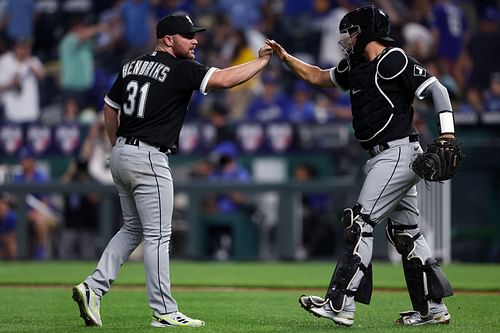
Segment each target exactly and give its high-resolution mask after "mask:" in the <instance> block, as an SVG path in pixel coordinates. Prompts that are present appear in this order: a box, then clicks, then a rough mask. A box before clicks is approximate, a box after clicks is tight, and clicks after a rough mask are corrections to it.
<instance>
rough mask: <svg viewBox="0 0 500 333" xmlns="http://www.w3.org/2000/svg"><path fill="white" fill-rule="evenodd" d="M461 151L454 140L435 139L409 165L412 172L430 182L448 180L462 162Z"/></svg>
mask: <svg viewBox="0 0 500 333" xmlns="http://www.w3.org/2000/svg"><path fill="white" fill-rule="evenodd" d="M462 156H463V155H462V150H461V149H460V146H459V145H458V144H457V142H456V140H455V139H436V140H434V142H432V143H431V144H429V145H427V150H426V151H425V152H424V153H423V154H420V155H419V156H417V158H416V159H415V160H414V161H413V163H412V164H411V168H412V169H413V171H414V172H415V173H416V174H417V175H418V176H420V177H421V178H424V179H425V180H428V181H431V182H439V181H443V180H447V179H450V178H451V177H453V176H454V175H455V173H456V172H457V170H458V168H459V167H460V163H461V161H462Z"/></svg>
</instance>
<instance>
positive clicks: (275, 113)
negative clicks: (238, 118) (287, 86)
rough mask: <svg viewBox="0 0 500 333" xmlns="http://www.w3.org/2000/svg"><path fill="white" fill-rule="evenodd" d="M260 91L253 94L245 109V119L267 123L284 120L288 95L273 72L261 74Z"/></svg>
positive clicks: (288, 100)
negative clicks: (261, 86)
mask: <svg viewBox="0 0 500 333" xmlns="http://www.w3.org/2000/svg"><path fill="white" fill-rule="evenodd" d="M262 84H263V88H262V93H261V94H259V95H257V96H255V97H254V98H253V100H252V101H251V102H250V105H249V106H248V109H247V120H251V121H257V122H262V123H268V122H273V121H284V120H286V112H287V110H288V108H289V107H290V103H291V101H290V97H288V96H287V95H286V94H285V93H284V92H282V91H281V86H280V83H279V81H278V77H277V75H276V74H275V73H273V72H266V73H263V74H262Z"/></svg>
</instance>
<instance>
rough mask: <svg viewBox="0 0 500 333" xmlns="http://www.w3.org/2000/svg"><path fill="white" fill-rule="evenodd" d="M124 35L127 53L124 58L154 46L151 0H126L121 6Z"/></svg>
mask: <svg viewBox="0 0 500 333" xmlns="http://www.w3.org/2000/svg"><path fill="white" fill-rule="evenodd" d="M121 17H122V22H123V37H124V39H125V45H126V49H127V53H126V54H125V56H124V59H131V58H135V57H137V56H139V55H141V54H143V53H146V52H148V51H149V50H151V49H152V47H153V40H151V36H153V35H154V34H153V33H152V31H153V25H154V24H153V21H154V17H153V10H152V8H151V5H150V3H149V0H125V1H124V2H123V5H122V7H121Z"/></svg>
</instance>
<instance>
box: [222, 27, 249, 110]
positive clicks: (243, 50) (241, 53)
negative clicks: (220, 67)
mask: <svg viewBox="0 0 500 333" xmlns="http://www.w3.org/2000/svg"><path fill="white" fill-rule="evenodd" d="M228 37H229V38H228V39H227V40H226V42H225V43H224V44H223V45H222V49H221V52H220V53H221V54H222V55H223V57H225V58H226V59H228V62H229V65H228V66H236V65H240V64H243V63H245V62H248V61H251V60H253V59H255V58H256V57H257V55H256V53H255V52H254V50H252V48H251V47H250V45H249V43H248V40H247V35H246V34H245V32H244V31H241V30H239V31H233V32H231V33H230V35H229V36H228ZM257 84H258V81H257V80H249V81H247V82H245V83H243V84H241V85H239V86H237V87H234V88H233V89H231V90H229V91H225V94H226V96H227V97H226V103H227V104H228V107H229V109H230V110H231V114H230V117H231V118H232V119H242V118H244V116H245V110H246V109H247V107H248V104H249V103H250V99H251V98H252V94H253V91H254V90H255V88H256V85H257Z"/></svg>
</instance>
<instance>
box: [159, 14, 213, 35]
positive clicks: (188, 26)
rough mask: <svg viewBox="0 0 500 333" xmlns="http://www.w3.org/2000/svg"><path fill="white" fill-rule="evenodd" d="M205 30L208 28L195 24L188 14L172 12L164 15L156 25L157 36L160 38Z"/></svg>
mask: <svg viewBox="0 0 500 333" xmlns="http://www.w3.org/2000/svg"><path fill="white" fill-rule="evenodd" d="M205 30H207V29H205V28H201V27H197V26H195V25H194V24H193V21H192V20H191V18H190V17H189V16H188V15H186V14H171V15H167V16H165V17H163V18H162V19H161V20H160V21H159V22H158V24H157V25H156V38H158V39H160V38H163V37H165V35H169V36H172V35H176V34H192V33H195V32H200V31H205Z"/></svg>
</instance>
